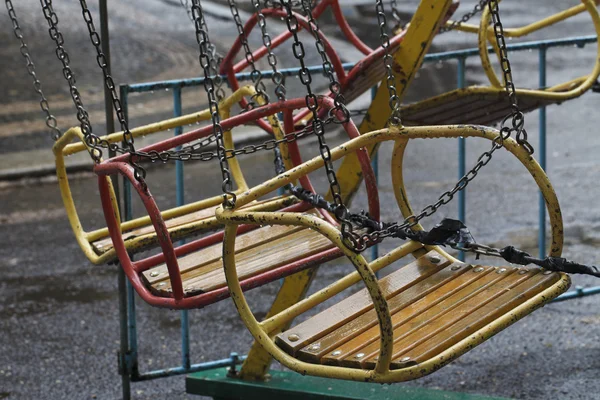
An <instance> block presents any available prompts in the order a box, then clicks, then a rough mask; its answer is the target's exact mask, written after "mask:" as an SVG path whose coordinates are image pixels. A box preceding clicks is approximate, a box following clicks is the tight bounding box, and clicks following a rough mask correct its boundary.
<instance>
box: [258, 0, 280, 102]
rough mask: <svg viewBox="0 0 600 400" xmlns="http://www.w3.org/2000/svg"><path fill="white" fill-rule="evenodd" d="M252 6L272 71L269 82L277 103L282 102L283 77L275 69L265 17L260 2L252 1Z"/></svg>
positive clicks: (275, 62)
mask: <svg viewBox="0 0 600 400" xmlns="http://www.w3.org/2000/svg"><path fill="white" fill-rule="evenodd" d="M252 5H253V6H254V11H255V12H256V15H257V18H258V26H259V27H260V31H261V34H262V41H263V45H264V46H265V48H266V49H267V61H268V62H269V65H270V66H271V69H272V70H273V73H272V74H271V81H272V82H273V84H274V85H275V95H276V96H277V98H278V99H279V101H284V100H285V98H286V88H285V77H284V75H283V74H282V73H281V72H280V71H279V70H278V69H277V57H276V56H275V54H274V53H273V49H272V47H271V36H270V35H269V32H267V22H266V19H265V15H264V14H263V13H262V7H261V5H260V0H252Z"/></svg>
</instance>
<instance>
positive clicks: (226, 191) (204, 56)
mask: <svg viewBox="0 0 600 400" xmlns="http://www.w3.org/2000/svg"><path fill="white" fill-rule="evenodd" d="M192 16H193V17H194V25H195V28H196V41H197V42H198V47H199V50H200V56H199V58H198V59H199V61H200V66H201V67H202V71H203V73H204V90H205V91H206V95H207V97H208V105H209V109H210V115H211V120H212V125H213V134H214V136H215V137H216V142H217V156H218V158H219V165H220V168H221V175H222V177H223V183H222V184H221V188H222V190H223V206H224V207H226V208H233V207H235V202H236V195H235V193H234V192H233V181H232V178H231V171H229V162H228V161H227V156H226V149H225V142H224V140H223V127H222V126H221V118H220V115H219V103H218V101H217V98H216V94H215V85H214V81H213V76H212V75H211V71H210V52H209V44H208V36H207V34H206V31H205V29H204V26H206V24H205V23H204V13H203V12H202V5H201V4H200V0H192Z"/></svg>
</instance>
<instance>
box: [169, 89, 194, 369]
mask: <svg viewBox="0 0 600 400" xmlns="http://www.w3.org/2000/svg"><path fill="white" fill-rule="evenodd" d="M173 114H174V116H175V117H180V116H181V115H183V110H182V105H181V88H180V87H176V88H174V89H173ZM182 133H183V127H181V126H178V127H177V128H175V136H178V135H181V134H182ZM180 148H181V146H179V147H178V150H179V149H180ZM184 189H185V187H184V181H183V162H182V161H179V160H178V161H176V162H175V191H176V201H177V206H178V207H179V206H182V205H183V204H184V202H185V193H184ZM182 244H183V242H182ZM180 314H181V364H182V367H183V368H184V369H189V368H190V365H191V360H190V320H189V312H188V311H187V310H181V311H180Z"/></svg>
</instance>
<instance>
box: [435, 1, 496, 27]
mask: <svg viewBox="0 0 600 400" xmlns="http://www.w3.org/2000/svg"><path fill="white" fill-rule="evenodd" d="M489 2H490V0H479V3H477V4H475V7H473V10H471V11H468V12H466V13H465V14H463V16H462V17H460V18H459V19H457V20H455V21H452V23H451V24H450V25H447V26H442V27H441V28H440V30H439V32H438V33H446V32H450V31H452V30H454V29H457V28H459V27H460V26H461V25H462V24H466V23H467V22H469V20H470V19H471V18H473V17H474V16H476V15H477V14H479V13H480V12H481V11H483V9H484V8H485V7H486V6H487V5H488V3H489Z"/></svg>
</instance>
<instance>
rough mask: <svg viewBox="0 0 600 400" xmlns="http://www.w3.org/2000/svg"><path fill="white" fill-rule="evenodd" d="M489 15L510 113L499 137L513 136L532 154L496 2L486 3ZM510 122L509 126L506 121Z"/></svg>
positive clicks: (505, 120) (491, 0)
mask: <svg viewBox="0 0 600 400" xmlns="http://www.w3.org/2000/svg"><path fill="white" fill-rule="evenodd" d="M488 7H489V10H490V14H491V15H492V24H493V26H494V35H495V37H496V45H497V46H498V49H499V52H500V54H499V55H500V67H501V69H502V73H503V75H504V85H505V89H506V93H507V94H508V99H509V101H510V105H511V113H510V114H509V115H507V116H506V117H505V118H504V120H503V121H502V124H501V129H500V132H501V133H502V134H501V135H500V137H509V136H511V135H512V134H514V135H515V139H516V140H517V143H519V145H521V146H522V147H523V148H524V149H525V150H527V152H528V153H529V154H533V152H534V149H533V146H532V145H531V143H529V142H528V141H527V131H526V130H525V115H524V114H523V112H522V111H521V110H520V109H519V104H518V102H517V92H516V89H515V84H514V80H513V76H512V69H511V66H510V61H509V59H508V49H507V48H506V40H505V39H504V28H503V26H502V22H501V21H500V9H499V7H498V1H497V0H490V1H489V3H488ZM509 120H510V126H508V124H507V123H508V121H509Z"/></svg>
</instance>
